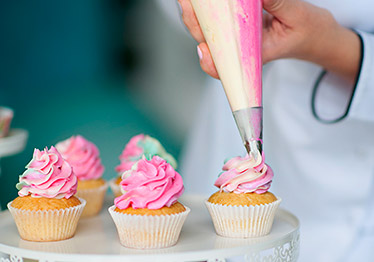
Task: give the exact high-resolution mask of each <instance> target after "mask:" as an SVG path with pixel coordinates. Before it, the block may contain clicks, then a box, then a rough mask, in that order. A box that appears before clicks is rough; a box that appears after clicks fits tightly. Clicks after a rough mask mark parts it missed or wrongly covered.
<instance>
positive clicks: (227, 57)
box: [191, 0, 263, 160]
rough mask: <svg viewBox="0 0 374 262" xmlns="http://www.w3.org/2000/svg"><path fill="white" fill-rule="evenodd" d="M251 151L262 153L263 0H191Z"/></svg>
mask: <svg viewBox="0 0 374 262" xmlns="http://www.w3.org/2000/svg"><path fill="white" fill-rule="evenodd" d="M191 3H192V6H193V8H194V10H195V14H196V16H197V19H198V21H199V23H200V27H201V29H202V31H203V33H204V37H205V39H206V41H207V43H208V46H209V49H210V52H211V54H212V57H213V61H214V64H215V66H216V68H217V71H218V75H219V77H220V79H221V82H222V85H223V87H224V90H225V93H226V96H227V99H228V101H229V104H230V107H231V111H232V113H233V116H234V119H235V122H236V125H237V127H238V129H239V132H240V136H241V138H242V140H243V143H244V146H245V148H246V150H247V152H248V154H250V155H252V156H253V157H254V158H255V159H256V160H257V159H258V157H261V156H262V116H263V113H262V57H261V51H262V50H261V46H262V0H191Z"/></svg>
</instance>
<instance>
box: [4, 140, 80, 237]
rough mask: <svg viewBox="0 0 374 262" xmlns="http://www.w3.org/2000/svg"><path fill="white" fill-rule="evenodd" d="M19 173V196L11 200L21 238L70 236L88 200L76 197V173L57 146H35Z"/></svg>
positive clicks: (9, 206)
mask: <svg viewBox="0 0 374 262" xmlns="http://www.w3.org/2000/svg"><path fill="white" fill-rule="evenodd" d="M26 168H27V170H26V171H25V172H24V173H23V174H22V175H21V176H20V178H19V183H18V184H17V186H16V187H17V189H18V190H19V191H18V195H19V197H17V198H16V199H15V200H13V201H12V202H10V203H8V209H9V211H10V213H11V214H12V216H13V218H14V220H15V222H16V225H17V228H18V232H19V234H20V236H21V238H23V239H25V240H29V241H58V240H63V239H68V238H71V237H72V236H73V235H74V233H75V230H76V227H77V224H78V220H79V217H80V216H81V214H82V211H83V209H84V206H85V204H86V201H85V200H84V199H81V198H79V199H78V198H76V197H75V196H74V194H75V193H76V191H77V181H78V180H77V177H76V175H75V174H74V171H73V169H72V167H71V166H70V165H69V163H68V162H67V161H66V160H65V159H63V157H62V156H61V155H60V153H59V152H58V151H57V150H56V148H54V147H51V149H48V148H46V149H44V151H39V150H38V149H35V150H34V155H33V158H32V160H31V162H30V163H29V164H28V165H27V166H26Z"/></svg>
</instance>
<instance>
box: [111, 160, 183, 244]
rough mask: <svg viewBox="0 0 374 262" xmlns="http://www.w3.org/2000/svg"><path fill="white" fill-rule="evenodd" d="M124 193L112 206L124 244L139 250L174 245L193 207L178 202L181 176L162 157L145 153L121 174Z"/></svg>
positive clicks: (180, 193) (114, 218)
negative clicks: (148, 156) (147, 155)
mask: <svg viewBox="0 0 374 262" xmlns="http://www.w3.org/2000/svg"><path fill="white" fill-rule="evenodd" d="M121 189H122V192H123V194H122V195H121V196H119V197H117V198H116V199H115V200H114V206H112V207H110V208H109V213H110V214H111V216H112V218H113V220H114V223H115V225H116V227H117V231H118V234H119V238H120V242H121V244H122V245H123V246H126V247H130V248H139V249H150V248H164V247H169V246H172V245H175V244H176V242H177V241H178V238H179V235H180V232H181V229H182V226H183V223H184V221H185V219H186V217H187V215H188V213H189V212H190V209H189V208H187V207H185V206H184V205H182V204H181V203H179V202H178V198H179V197H180V196H181V195H182V194H183V191H184V186H183V181H182V177H181V176H180V174H179V173H178V172H176V171H175V170H174V168H173V167H172V166H171V165H170V164H169V163H168V162H166V160H164V159H162V158H160V157H159V156H153V157H152V158H149V159H147V158H146V157H145V156H143V158H142V159H140V160H139V161H137V162H136V163H135V164H134V165H133V166H132V168H131V169H130V170H128V171H126V172H124V173H123V175H122V182H121Z"/></svg>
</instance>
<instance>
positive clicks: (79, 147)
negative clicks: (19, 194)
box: [56, 135, 104, 180]
mask: <svg viewBox="0 0 374 262" xmlns="http://www.w3.org/2000/svg"><path fill="white" fill-rule="evenodd" d="M56 148H57V150H58V151H59V152H60V153H61V155H62V157H63V158H65V159H66V161H68V162H69V164H70V165H71V166H72V167H73V170H74V173H75V175H76V176H77V177H78V179H79V180H90V179H98V178H100V177H101V176H102V174H103V172H104V167H103V165H102V164H101V160H100V156H99V149H98V148H97V147H96V146H95V145H94V144H93V143H92V142H90V141H88V140H86V139H85V138H84V137H82V136H79V135H78V136H72V137H71V138H69V139H66V140H65V141H62V142H60V143H58V144H57V145H56Z"/></svg>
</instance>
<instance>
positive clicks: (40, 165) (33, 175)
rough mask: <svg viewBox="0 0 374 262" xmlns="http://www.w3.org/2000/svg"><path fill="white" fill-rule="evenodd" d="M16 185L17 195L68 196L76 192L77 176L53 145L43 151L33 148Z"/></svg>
mask: <svg viewBox="0 0 374 262" xmlns="http://www.w3.org/2000/svg"><path fill="white" fill-rule="evenodd" d="M26 168H27V170H26V171H25V172H24V173H23V174H22V175H21V176H20V178H19V183H18V184H17V185H16V187H17V189H18V190H19V191H18V195H19V196H27V195H31V196H33V197H46V198H64V197H65V198H70V197H71V196H73V195H74V194H75V193H76V192H77V177H76V176H75V174H74V173H73V169H72V168H71V166H70V165H69V163H68V162H66V161H65V160H64V159H63V158H62V156H61V155H60V153H59V152H58V151H57V150H56V148H54V147H53V146H52V147H51V149H49V150H48V148H45V149H44V151H40V150H38V149H35V150H34V154H33V158H32V160H31V161H30V163H29V164H28V165H27V166H26Z"/></svg>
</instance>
